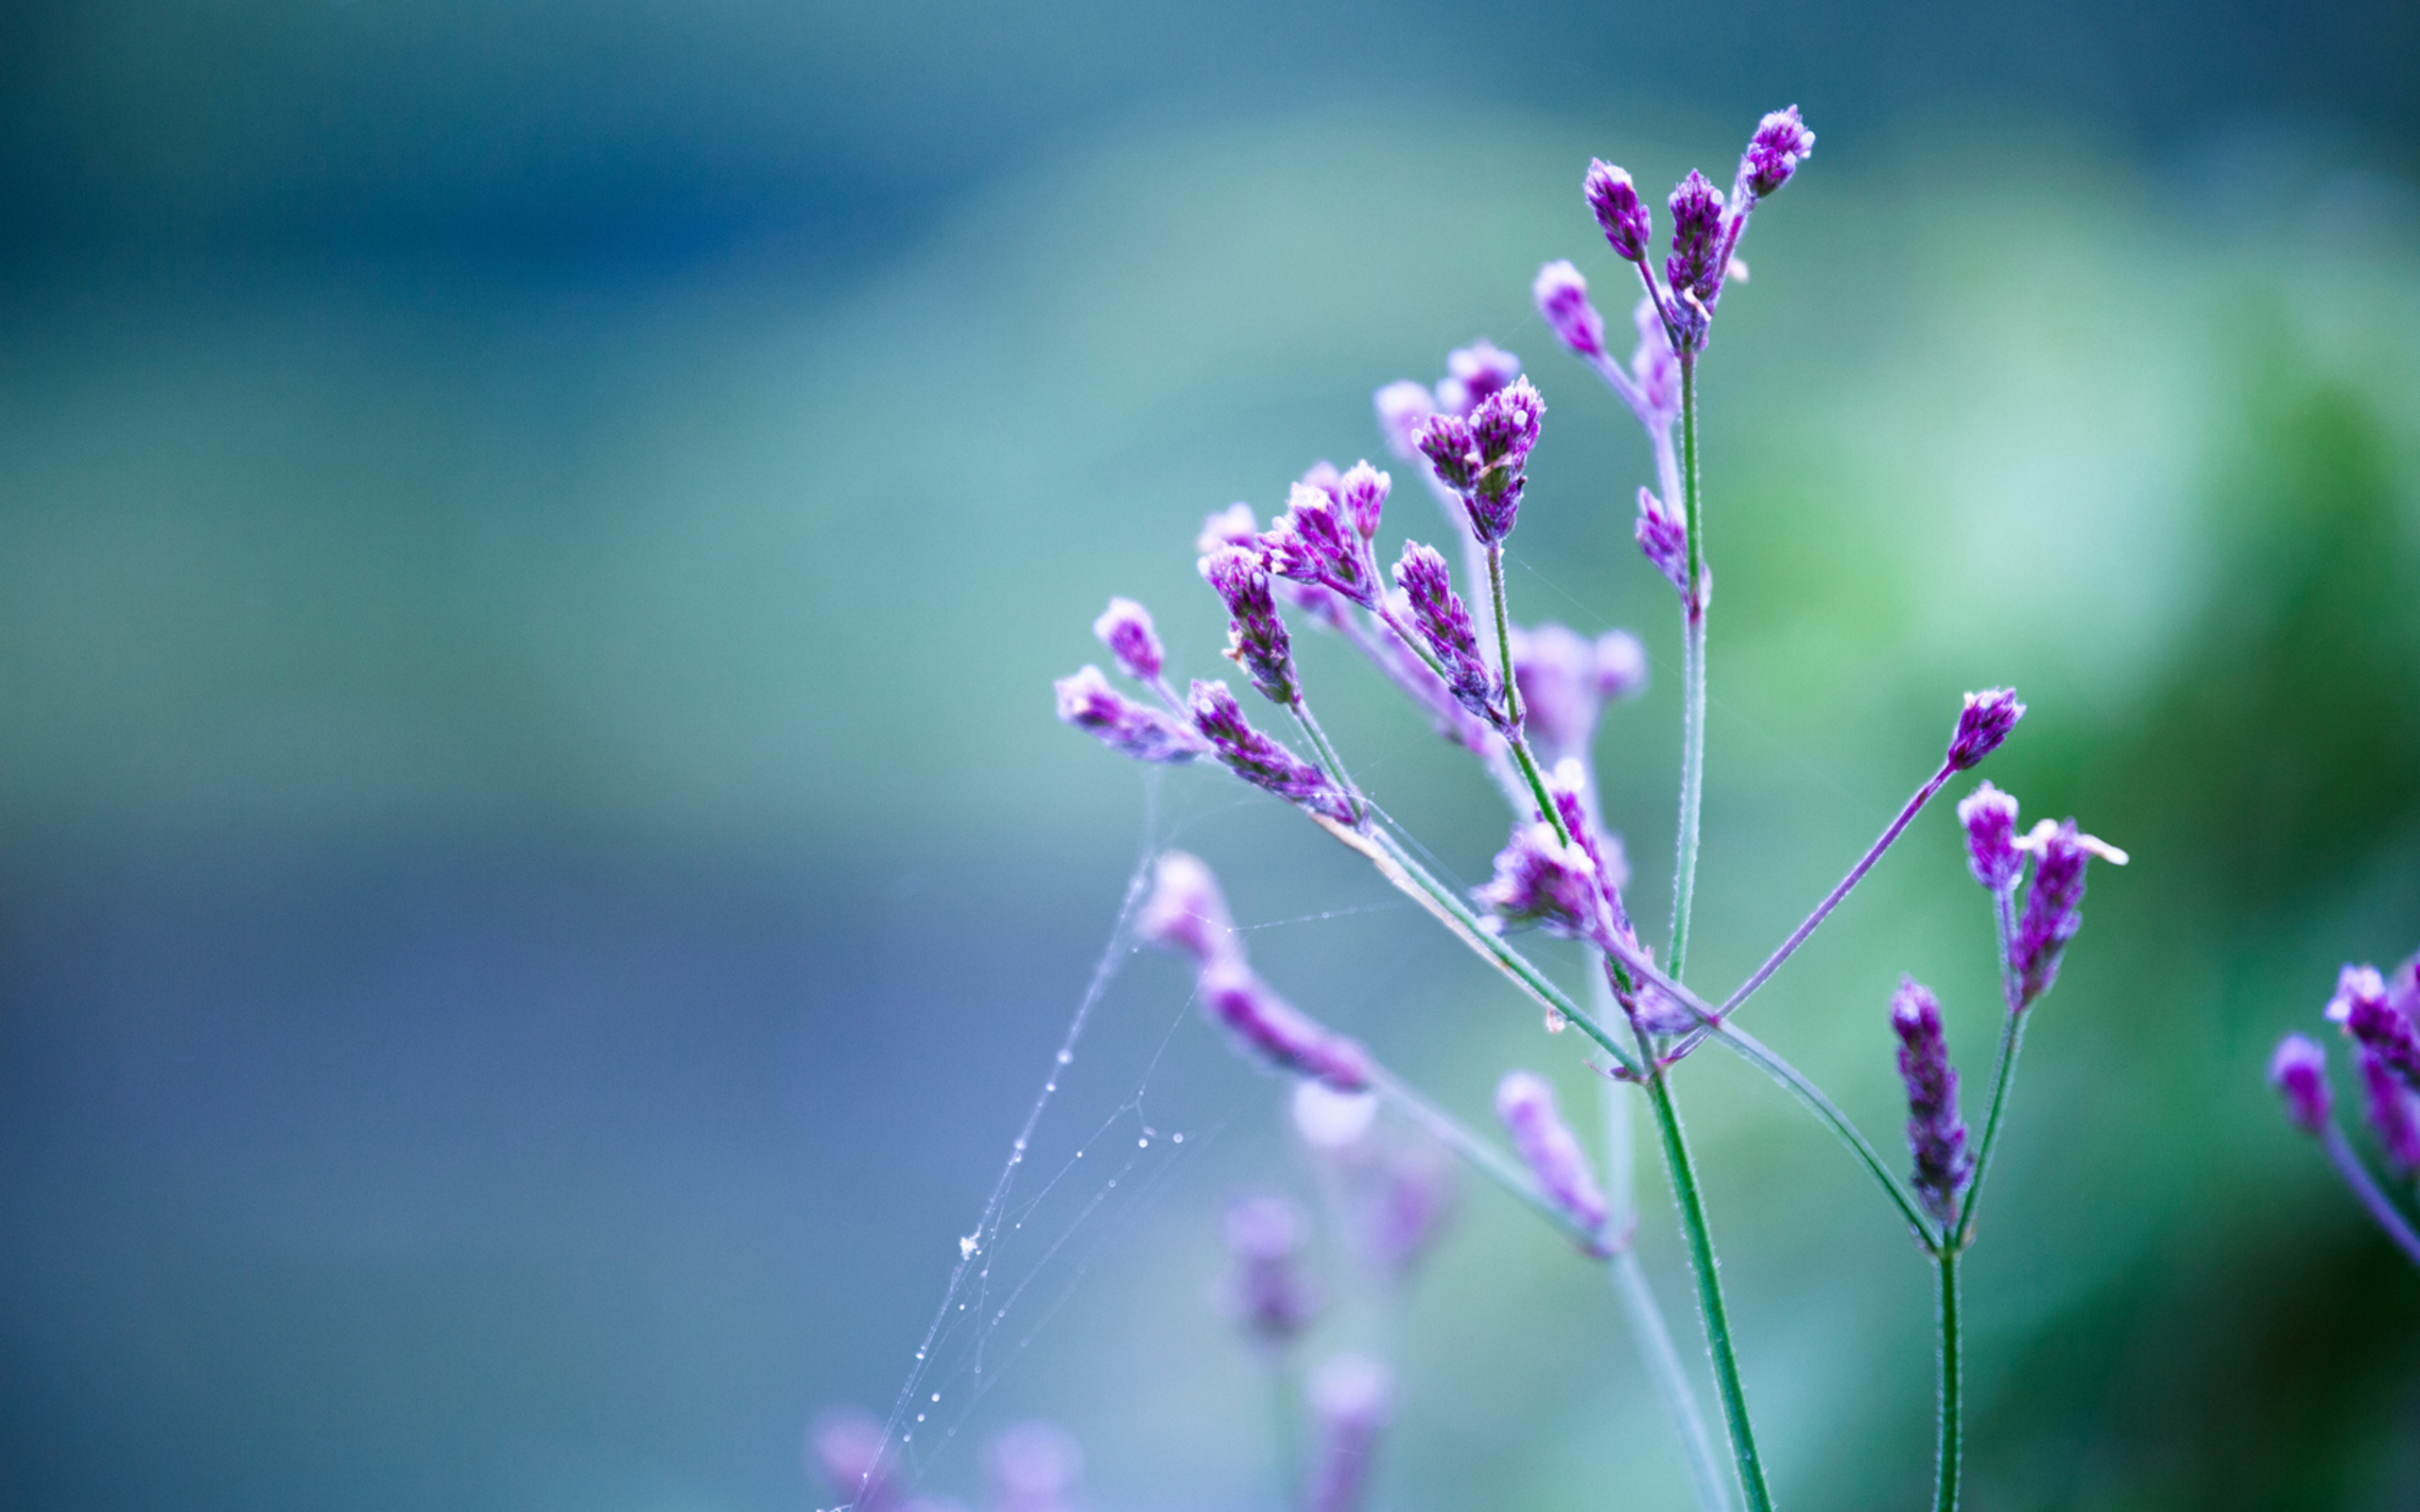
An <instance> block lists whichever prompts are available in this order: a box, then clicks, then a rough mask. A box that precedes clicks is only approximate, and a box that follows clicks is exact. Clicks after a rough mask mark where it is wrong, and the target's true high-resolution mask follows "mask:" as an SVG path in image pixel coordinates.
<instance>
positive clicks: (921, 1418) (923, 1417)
mask: <svg viewBox="0 0 2420 1512" xmlns="http://www.w3.org/2000/svg"><path fill="white" fill-rule="evenodd" d="M1516 670H1517V669H1516ZM916 1420H917V1421H918V1422H920V1423H921V1422H923V1421H924V1420H925V1415H924V1414H923V1413H921V1412H920V1413H918V1414H917V1415H916Z"/></svg>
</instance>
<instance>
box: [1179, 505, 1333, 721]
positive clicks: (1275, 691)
mask: <svg viewBox="0 0 2420 1512" xmlns="http://www.w3.org/2000/svg"><path fill="white" fill-rule="evenodd" d="M1305 491H1309V492H1313V493H1314V494H1315V495H1316V496H1317V497H1319V498H1322V499H1324V498H1325V497H1326V495H1325V494H1318V493H1316V490H1305ZM1200 565H1201V577H1202V580H1203V581H1205V582H1207V583H1208V584H1209V585H1210V587H1211V588H1212V590H1213V591H1215V592H1216V593H1218V595H1219V598H1220V599H1221V600H1222V601H1223V602H1224V603H1225V604H1226V606H1227V613H1228V615H1229V624H1228V629H1227V652H1226V655H1227V659H1228V660H1229V661H1231V662H1235V663H1236V665H1237V666H1239V667H1241V668H1243V670H1244V673H1245V675H1246V676H1248V677H1250V678H1251V679H1252V685H1253V687H1255V688H1258V689H1259V690H1260V691H1261V693H1262V695H1263V696H1266V697H1267V698H1268V699H1269V700H1270V701H1271V703H1291V702H1292V701H1293V699H1294V694H1295V686H1294V646H1293V641H1292V639H1291V638H1290V637H1288V635H1287V633H1286V625H1285V622H1284V621H1282V620H1280V619H1279V618H1278V617H1277V600H1276V599H1275V598H1274V597H1272V596H1271V593H1270V590H1269V572H1268V569H1267V568H1266V567H1265V566H1264V565H1263V564H1262V558H1261V557H1260V555H1259V554H1258V553H1257V552H1255V551H1253V549H1252V548H1251V547H1248V546H1221V547H1219V549H1218V550H1216V551H1214V552H1212V553H1211V554H1210V555H1209V556H1207V557H1204V558H1201V564H1200Z"/></svg>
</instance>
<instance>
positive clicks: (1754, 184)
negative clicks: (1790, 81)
mask: <svg viewBox="0 0 2420 1512" xmlns="http://www.w3.org/2000/svg"><path fill="white" fill-rule="evenodd" d="M1814 150H1815V133H1814V132H1812V131H1809V130H1808V129H1806V122H1804V121H1802V120H1800V119H1799V118H1798V107H1797V106H1795V105H1790V106H1786V107H1784V108H1783V109H1781V110H1778V111H1775V112H1772V114H1771V115H1768V116H1766V117H1765V118H1764V119H1763V120H1761V121H1758V122H1757V123H1756V134H1755V135H1754V136H1752V137H1750V138H1749V139H1748V150H1747V152H1746V153H1744V154H1743V155H1742V156H1741V157H1740V159H1739V180H1740V181H1741V182H1742V183H1744V184H1746V185H1747V186H1748V192H1749V193H1750V194H1752V195H1755V197H1756V198H1759V199H1762V198H1765V197H1766V196H1767V195H1770V194H1772V192H1773V191H1774V190H1776V189H1778V188H1780V187H1781V186H1782V185H1783V184H1786V183H1788V182H1789V176H1790V175H1791V174H1793V173H1796V172H1797V171H1798V165H1799V164H1800V163H1804V162H1805V161H1806V158H1807V155H1808V154H1810V153H1812V152H1813V151H1814Z"/></svg>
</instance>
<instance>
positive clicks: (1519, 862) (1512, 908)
mask: <svg viewBox="0 0 2420 1512" xmlns="http://www.w3.org/2000/svg"><path fill="white" fill-rule="evenodd" d="M1471 896H1472V898H1473V899H1475V900H1476V901H1477V902H1478V905H1479V906H1480V907H1481V908H1484V909H1486V910H1487V912H1488V914H1489V915H1490V922H1491V923H1493V924H1495V926H1496V927H1497V928H1498V929H1519V928H1522V927H1524V926H1526V925H1530V924H1535V925H1538V926H1539V927H1541V928H1543V929H1545V930H1546V931H1547V933H1548V934H1550V935H1561V936H1565V937H1567V938H1572V939H1590V938H1594V937H1595V936H1596V931H1597V923H1598V906H1599V893H1598V889H1597V868H1596V866H1595V864H1594V863H1593V862H1591V861H1590V860H1589V859H1588V854H1587V852H1586V851H1582V849H1580V848H1579V847H1578V846H1576V845H1565V844H1564V843H1563V841H1562V840H1561V839H1560V838H1559V837H1558V836H1557V835H1556V834H1555V830H1554V826H1553V825H1551V824H1548V823H1547V821H1546V820H1544V819H1537V820H1534V821H1532V822H1530V823H1528V824H1523V825H1517V826H1515V827H1514V829H1513V838H1512V840H1511V841H1510V842H1509V843H1508V844H1507V845H1506V846H1505V847H1504V849H1503V850H1502V851H1497V852H1496V856H1495V877H1494V878H1493V879H1491V880H1490V881H1488V882H1487V883H1486V884H1484V885H1481V886H1478V887H1476V888H1474V889H1472V892H1471Z"/></svg>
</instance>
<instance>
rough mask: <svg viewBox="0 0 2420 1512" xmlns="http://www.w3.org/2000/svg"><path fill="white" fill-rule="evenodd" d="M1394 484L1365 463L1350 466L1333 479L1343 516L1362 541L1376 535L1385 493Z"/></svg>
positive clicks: (1385, 498)
mask: <svg viewBox="0 0 2420 1512" xmlns="http://www.w3.org/2000/svg"><path fill="white" fill-rule="evenodd" d="M1394 482H1395V480H1394V479H1393V478H1392V477H1389V476H1388V475H1387V474H1386V473H1384V472H1379V471H1378V470H1377V469H1376V468H1374V467H1372V466H1371V465H1370V464H1369V463H1368V462H1367V461H1366V460H1365V461H1360V462H1356V463H1354V464H1353V466H1352V467H1350V468H1348V469H1346V470H1345V472H1344V475H1343V476H1342V477H1340V478H1338V479H1337V480H1336V497H1337V502H1338V503H1340V504H1341V505H1343V506H1344V517H1345V518H1346V519H1347V520H1350V521H1351V522H1352V523H1353V529H1354V531H1355V533H1357V535H1359V536H1360V538H1361V539H1362V540H1363V541H1369V540H1371V539H1372V538H1373V537H1374V536H1376V535H1377V533H1378V516H1379V514H1380V512H1381V511H1383V510H1384V509H1385V508H1386V507H1387V494H1388V492H1389V490H1392V489H1393V487H1394Z"/></svg>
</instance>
